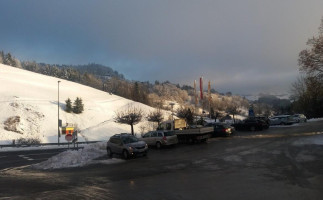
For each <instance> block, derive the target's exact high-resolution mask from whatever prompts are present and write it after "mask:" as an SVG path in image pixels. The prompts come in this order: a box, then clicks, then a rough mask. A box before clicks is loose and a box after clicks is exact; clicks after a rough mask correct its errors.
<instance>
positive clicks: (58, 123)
mask: <svg viewBox="0 0 323 200" xmlns="http://www.w3.org/2000/svg"><path fill="white" fill-rule="evenodd" d="M60 82H61V81H57V83H58V94H57V96H58V101H57V113H58V115H57V144H58V145H59V138H60V137H61V134H60V132H59V126H60V120H59V83H60Z"/></svg>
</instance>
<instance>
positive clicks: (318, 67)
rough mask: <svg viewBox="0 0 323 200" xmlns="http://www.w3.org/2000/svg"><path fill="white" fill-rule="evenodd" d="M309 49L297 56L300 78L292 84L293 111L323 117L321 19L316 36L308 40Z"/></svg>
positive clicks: (313, 116) (322, 28)
mask: <svg viewBox="0 0 323 200" xmlns="http://www.w3.org/2000/svg"><path fill="white" fill-rule="evenodd" d="M307 45H308V46H309V49H305V50H302V51H301V52H300V53H299V56H298V65H299V70H300V77H299V78H298V80H297V81H296V82H295V83H294V84H293V86H292V87H293V96H292V99H293V103H292V106H293V110H295V111H296V112H299V113H304V114H305V115H306V116H307V117H310V118H318V117H323V17H322V19H321V25H320V27H319V32H318V35H317V36H314V37H313V38H310V39H308V41H307Z"/></svg>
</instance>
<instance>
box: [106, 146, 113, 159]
mask: <svg viewBox="0 0 323 200" xmlns="http://www.w3.org/2000/svg"><path fill="white" fill-rule="evenodd" d="M107 155H108V157H109V158H112V155H113V153H112V151H111V149H110V148H107Z"/></svg>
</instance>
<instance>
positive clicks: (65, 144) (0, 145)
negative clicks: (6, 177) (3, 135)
mask: <svg viewBox="0 0 323 200" xmlns="http://www.w3.org/2000/svg"><path fill="white" fill-rule="evenodd" d="M97 142H101V141H88V142H76V143H75V145H79V144H91V143H97ZM70 145H74V143H71V142H62V143H59V144H57V143H40V144H3V145H2V144H0V148H1V149H2V148H5V147H17V148H19V147H41V146H70Z"/></svg>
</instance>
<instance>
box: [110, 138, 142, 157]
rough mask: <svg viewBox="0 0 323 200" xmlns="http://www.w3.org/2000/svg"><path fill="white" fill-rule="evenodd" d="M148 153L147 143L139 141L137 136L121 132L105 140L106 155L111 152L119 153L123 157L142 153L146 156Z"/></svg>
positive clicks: (111, 154)
mask: <svg viewBox="0 0 323 200" xmlns="http://www.w3.org/2000/svg"><path fill="white" fill-rule="evenodd" d="M147 153H148V145H147V143H146V142H145V141H139V140H138V138H136V137H135V136H133V135H131V134H127V133H121V134H116V135H114V136H112V137H110V139H109V141H108V142H107V154H108V157H110V158H111V157H112V156H113V154H120V155H122V156H123V158H124V159H128V158H129V157H131V156H136V155H138V154H142V155H144V156H146V155H147Z"/></svg>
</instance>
